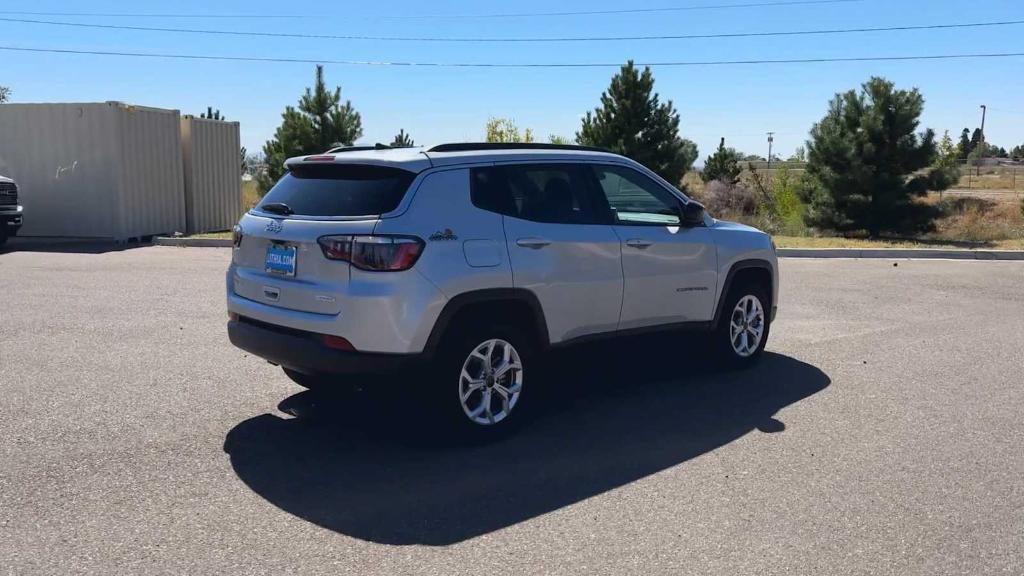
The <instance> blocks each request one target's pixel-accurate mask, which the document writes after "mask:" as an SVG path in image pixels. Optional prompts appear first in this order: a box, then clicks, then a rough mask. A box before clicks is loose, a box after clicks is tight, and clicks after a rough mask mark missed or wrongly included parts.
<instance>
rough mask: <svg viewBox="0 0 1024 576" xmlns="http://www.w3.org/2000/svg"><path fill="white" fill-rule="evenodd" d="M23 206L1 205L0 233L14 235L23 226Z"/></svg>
mask: <svg viewBox="0 0 1024 576" xmlns="http://www.w3.org/2000/svg"><path fill="white" fill-rule="evenodd" d="M21 223H22V209H21V206H0V234H6V235H7V236H13V235H14V234H15V233H17V231H18V229H19V228H21Z"/></svg>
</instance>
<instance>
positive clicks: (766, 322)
mask: <svg viewBox="0 0 1024 576" xmlns="http://www.w3.org/2000/svg"><path fill="white" fill-rule="evenodd" d="M749 297H753V298H756V299H757V302H758V303H760V305H761V310H762V312H763V331H762V333H761V340H760V341H759V342H758V345H757V348H756V349H755V350H754V351H753V352H752V353H750V354H749V355H746V356H744V355H743V354H741V353H740V352H738V351H737V349H736V347H734V345H733V338H732V321H733V318H734V316H733V315H734V314H738V312H736V307H737V305H738V304H739V302H740V301H741V300H743V299H745V298H749ZM771 306H772V304H771V299H770V298H769V297H768V291H767V290H766V289H765V288H764V287H763V286H762V285H760V284H758V283H751V282H748V283H743V284H739V285H736V286H733V287H732V288H730V289H729V293H728V294H727V295H726V298H725V305H724V306H723V307H722V314H721V317H720V318H719V321H718V327H717V328H716V329H715V333H714V337H713V339H712V344H713V346H714V352H715V357H716V359H717V360H718V363H719V365H721V366H722V367H724V368H727V369H741V368H747V367H749V366H752V365H754V364H756V363H757V361H758V360H760V359H761V356H763V355H764V347H765V345H766V344H767V343H768V335H769V333H770V331H771ZM737 318H738V316H737ZM749 337H750V334H749V333H748V338H749ZM741 348H742V346H741ZM748 348H749V346H748Z"/></svg>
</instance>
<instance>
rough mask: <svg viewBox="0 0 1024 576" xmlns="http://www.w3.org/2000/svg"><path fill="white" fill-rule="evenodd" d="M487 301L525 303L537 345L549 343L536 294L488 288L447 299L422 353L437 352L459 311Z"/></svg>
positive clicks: (520, 289) (429, 355)
mask: <svg viewBox="0 0 1024 576" xmlns="http://www.w3.org/2000/svg"><path fill="white" fill-rule="evenodd" d="M488 302H490V303H498V302H522V303H525V304H526V305H527V306H528V307H529V309H530V310H531V313H532V314H533V320H534V322H535V323H536V325H537V335H538V336H539V337H540V341H539V342H538V345H539V346H540V348H541V349H542V350H546V349H547V348H548V347H549V346H550V345H551V337H550V335H549V334H548V323H547V319H546V318H545V317H544V309H543V308H542V307H541V305H540V300H538V299H537V296H536V295H535V294H534V293H533V292H531V291H529V290H527V289H525V288H488V289H485V290H474V291H472V292H465V293H463V294H459V295H458V296H455V297H453V298H452V299H450V300H448V303H447V304H445V306H444V309H443V310H441V314H440V315H439V316H438V317H437V322H435V323H434V328H433V330H431V331H430V336H429V337H428V338H427V344H426V346H424V348H423V353H424V355H426V356H428V357H433V355H434V354H435V353H436V352H437V349H438V346H440V344H441V338H442V337H443V336H444V333H445V331H447V330H448V326H449V324H451V322H452V319H454V318H455V316H456V315H457V314H458V313H459V312H460V311H462V310H463V309H465V308H466V307H467V306H472V305H476V304H481V303H488Z"/></svg>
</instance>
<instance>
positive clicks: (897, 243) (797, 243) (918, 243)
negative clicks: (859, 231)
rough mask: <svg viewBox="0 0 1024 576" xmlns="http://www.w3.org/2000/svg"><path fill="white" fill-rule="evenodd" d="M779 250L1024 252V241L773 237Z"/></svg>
mask: <svg viewBox="0 0 1024 576" xmlns="http://www.w3.org/2000/svg"><path fill="white" fill-rule="evenodd" d="M772 239H773V240H775V244H776V246H778V247H779V248H954V249H986V250H987V249H995V250H1024V240H998V241H993V242H987V243H975V244H969V243H964V242H958V241H943V240H896V239H890V240H884V239H883V240H869V239H866V238H838V237H834V236H824V237H818V236H773V237H772Z"/></svg>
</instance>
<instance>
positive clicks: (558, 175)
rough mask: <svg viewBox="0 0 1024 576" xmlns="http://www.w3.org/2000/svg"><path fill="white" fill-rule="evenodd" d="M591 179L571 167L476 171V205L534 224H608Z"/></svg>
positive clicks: (533, 166)
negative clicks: (593, 192)
mask: <svg viewBox="0 0 1024 576" xmlns="http://www.w3.org/2000/svg"><path fill="white" fill-rule="evenodd" d="M588 177H589V176H588V174H587V173H586V172H585V171H584V169H583V168H581V167H580V166H576V165H571V164H518V165H509V166H488V167H484V168H474V169H473V171H472V179H473V185H472V199H473V204H474V205H475V206H476V207H477V208H481V209H483V210H488V211H490V212H497V213H499V214H505V215H507V216H514V217H516V218H522V219H523V220H532V221H534V222H549V223H557V224H603V223H607V215H606V211H605V212H602V211H601V210H600V209H599V208H597V207H595V206H594V202H593V196H592V195H591V194H590V193H589V190H590V188H589V183H588V181H587V178H588Z"/></svg>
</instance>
